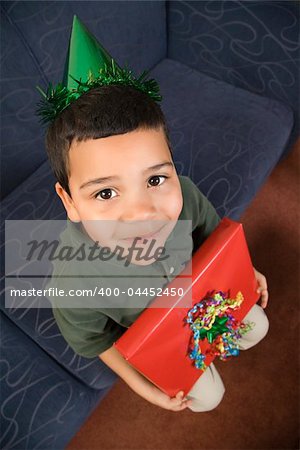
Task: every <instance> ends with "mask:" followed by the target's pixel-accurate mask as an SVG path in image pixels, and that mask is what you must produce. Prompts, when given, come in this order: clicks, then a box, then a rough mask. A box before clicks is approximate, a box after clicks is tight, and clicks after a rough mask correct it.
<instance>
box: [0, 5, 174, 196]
mask: <svg viewBox="0 0 300 450" xmlns="http://www.w3.org/2000/svg"><path fill="white" fill-rule="evenodd" d="M74 14H77V15H78V17H79V18H80V20H82V22H83V23H84V24H85V25H86V26H87V27H88V29H89V30H90V31H91V32H92V33H93V34H94V35H95V36H96V37H97V39H98V40H99V41H100V42H101V44H102V45H103V46H104V47H105V48H106V49H107V51H108V52H109V53H110V54H111V56H112V57H113V58H115V59H116V61H117V63H118V64H119V65H120V66H122V67H123V65H124V64H125V62H127V63H128V66H129V67H130V69H132V70H133V71H134V72H136V74H137V75H138V76H139V75H140V74H141V73H142V71H143V70H147V69H150V68H151V67H153V66H154V65H155V64H156V63H158V62H159V61H160V60H161V59H162V58H164V57H165V55H166V45H167V39H166V8H165V2H164V1H159V2H124V1H113V2H111V1H101V2H89V3H87V2H86V1H76V2H70V1H59V2H52V1H42V2H35V1H14V2H11V1H2V2H1V27H2V30H1V36H2V38H3V42H1V45H2V49H3V52H2V55H1V57H2V58H1V69H2V70H1V87H2V92H3V93H5V95H3V100H2V108H1V116H2V121H1V136H2V167H3V179H2V190H1V195H2V197H4V196H5V195H7V194H8V193H9V192H11V191H12V190H13V189H14V188H15V187H16V186H18V184H19V183H20V182H21V181H23V180H24V179H26V178H27V177H28V176H29V175H30V174H31V173H32V172H33V171H34V170H36V169H37V168H38V167H39V165H40V164H41V163H42V162H43V161H45V159H46V154H45V150H44V145H43V129H42V127H41V126H40V125H39V122H38V118H37V117H36V116H35V109H36V104H37V102H38V101H39V100H40V99H41V96H40V94H39V93H38V91H37V89H36V88H35V86H36V85H39V86H41V87H42V88H43V89H46V87H47V86H48V83H49V82H50V81H51V82H52V83H54V84H56V83H58V82H60V81H61V80H62V77H63V69H64V63H65V58H66V54H67V50H68V41H69V36H70V31H71V26H72V21H73V15H74Z"/></svg>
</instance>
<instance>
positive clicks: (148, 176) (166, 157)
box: [56, 129, 183, 265]
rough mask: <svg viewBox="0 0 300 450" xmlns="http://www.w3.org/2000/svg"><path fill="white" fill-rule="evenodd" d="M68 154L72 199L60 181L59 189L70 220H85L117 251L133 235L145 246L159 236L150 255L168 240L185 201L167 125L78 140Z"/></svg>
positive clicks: (96, 237) (99, 238) (90, 229)
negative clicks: (167, 138) (168, 142)
mask: <svg viewBox="0 0 300 450" xmlns="http://www.w3.org/2000/svg"><path fill="white" fill-rule="evenodd" d="M68 158H69V168H70V175H69V188H70V192H71V197H70V196H69V195H68V194H67V193H66V191H64V189H63V188H62V187H61V186H60V184H59V183H56V192H57V194H58V195H59V196H60V198H61V199H62V201H63V203H64V206H65V208H66V211H67V214H68V217H69V219H70V220H71V221H76V222H77V221H80V222H82V225H83V226H84V228H85V230H86V232H87V233H88V234H89V236H90V237H91V238H92V239H93V240H94V241H99V243H100V244H101V245H102V246H106V247H109V248H110V249H111V250H112V251H113V250H114V249H115V247H116V246H117V245H118V246H120V247H122V248H123V249H126V250H128V248H129V247H130V245H131V244H132V243H133V240H134V237H141V236H145V239H147V240H148V241H147V243H146V244H145V243H144V244H143V242H145V241H143V239H140V240H138V241H137V244H138V245H139V246H142V247H143V248H144V249H146V248H147V247H149V244H150V242H151V239H152V240H153V239H155V244H156V245H155V246H154V247H153V250H152V252H151V254H153V253H154V251H155V248H157V247H159V246H162V245H163V244H164V242H165V241H166V239H167V237H168V235H169V234H170V233H171V231H172V229H173V228H174V226H175V224H176V221H177V219H178V217H179V215H180V212H181V209H182V206H183V199H182V192H181V187H180V182H179V179H178V176H177V173H176V169H175V166H174V164H173V161H172V158H171V154H170V151H169V148H168V145H167V142H166V139H165V135H164V132H163V130H162V129H160V130H159V131H156V130H152V129H151V130H142V129H138V130H135V131H132V132H130V133H126V134H122V135H116V136H110V137H107V138H100V139H89V140H86V141H81V142H77V141H76V142H73V143H72V145H71V147H70V150H69V154H68ZM154 166H157V167H154ZM106 221H107V222H106ZM108 221H113V222H108ZM160 229H161V231H159V233H158V234H156V235H155V236H153V237H151V233H153V232H156V231H158V230H160ZM146 235H148V237H147V236H146ZM149 235H150V236H149ZM125 238H131V239H125ZM125 254H126V252H124V253H123V255H124V256H125ZM152 262H153V261H152ZM134 263H135V264H138V265H147V264H149V263H151V261H150V262H149V261H148V262H145V261H139V262H138V261H135V262H134Z"/></svg>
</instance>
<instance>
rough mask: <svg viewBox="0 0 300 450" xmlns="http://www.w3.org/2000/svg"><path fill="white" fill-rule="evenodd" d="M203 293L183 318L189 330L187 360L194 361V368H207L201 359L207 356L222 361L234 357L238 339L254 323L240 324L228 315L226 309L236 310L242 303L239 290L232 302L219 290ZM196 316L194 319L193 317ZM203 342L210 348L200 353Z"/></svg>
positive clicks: (237, 348)
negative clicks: (190, 333) (190, 332)
mask: <svg viewBox="0 0 300 450" xmlns="http://www.w3.org/2000/svg"><path fill="white" fill-rule="evenodd" d="M214 292H215V291H211V292H208V293H207V296H206V297H204V298H203V299H202V300H201V301H200V302H199V303H196V304H195V305H194V306H193V307H192V308H191V309H190V310H189V311H188V313H187V316H186V317H185V318H184V320H185V322H186V323H189V324H190V328H191V330H192V333H193V334H192V336H191V343H190V345H189V351H190V353H189V357H190V358H191V359H192V360H194V361H195V367H196V368H197V369H201V370H205V369H206V368H207V366H206V364H205V362H204V360H205V358H206V356H207V355H215V356H219V358H220V359H221V360H222V361H226V360H227V359H228V358H230V357H231V356H238V354H239V345H238V340H239V339H240V338H241V336H242V335H243V334H245V333H247V332H248V331H250V330H252V329H253V327H254V325H255V324H254V322H248V323H244V322H240V321H238V320H237V319H235V318H234V317H233V315H232V314H230V309H233V310H236V309H238V308H239V307H240V305H241V303H242V302H243V300H244V296H243V294H242V293H241V292H240V291H239V292H238V293H237V295H236V298H235V299H231V298H227V296H226V294H225V293H224V292H222V291H218V292H216V293H215V294H214ZM195 316H196V317H195ZM204 339H207V340H208V342H209V343H210V344H211V348H210V349H209V350H206V352H205V354H203V353H201V348H200V346H199V342H200V340H202V341H203V340H204Z"/></svg>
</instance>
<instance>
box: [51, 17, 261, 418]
mask: <svg viewBox="0 0 300 450" xmlns="http://www.w3.org/2000/svg"><path fill="white" fill-rule="evenodd" d="M75 25H76V26H78V19H77V18H74V23H73V31H74V29H75ZM84 31H85V33H87V30H86V29H85V30H84ZM98 45H100V44H98ZM69 54H70V52H69ZM105 56H107V54H106V55H105ZM148 94H149V93H147V92H145V91H144V92H143V91H141V90H140V89H138V88H137V87H136V86H132V85H130V86H129V85H126V83H123V84H119V85H116V84H114V83H111V84H107V85H101V86H98V87H94V86H92V87H91V88H90V89H88V90H86V91H85V92H84V93H82V94H80V96H79V97H78V98H77V99H76V100H75V101H73V100H72V101H71V102H70V103H69V104H67V107H64V108H63V109H62V110H60V111H59V113H58V114H56V116H55V118H54V120H53V122H52V123H51V125H50V127H49V129H48V131H47V136H46V147H47V152H48V157H49V160H50V164H51V166H52V168H53V171H54V173H55V176H56V178H57V183H56V185H55V189H56V192H57V194H58V195H59V197H60V198H61V200H62V202H63V204H64V207H65V209H66V212H67V216H68V219H69V221H68V227H67V230H66V232H64V233H63V235H62V236H61V241H62V244H66V245H68V244H73V245H74V242H76V243H80V242H87V243H92V242H95V241H98V242H100V244H101V245H107V247H108V248H109V249H110V250H113V249H114V248H115V247H116V246H119V247H120V248H122V249H124V250H125V255H126V254H127V255H128V254H129V251H130V246H131V245H132V243H133V240H134V239H135V237H136V236H142V237H143V236H144V237H146V239H145V241H143V242H144V243H145V245H144V246H143V249H144V250H145V248H146V247H147V245H148V241H149V238H153V237H154V238H155V239H154V240H155V242H156V247H157V248H158V244H160V246H161V245H164V243H165V242H166V240H167V238H168V236H169V235H170V232H171V231H172V227H173V225H172V227H169V228H168V227H166V224H176V222H177V221H179V220H191V221H192V231H193V233H192V237H193V250H194V251H195V250H196V249H197V248H198V247H199V246H200V245H201V244H202V242H203V241H204V240H205V239H206V238H207V237H208V236H209V234H210V233H211V232H212V231H213V230H214V229H215V227H216V226H217V225H218V223H219V221H220V218H219V216H218V215H217V213H216V211H215V209H214V207H213V205H212V204H211V203H210V202H209V201H208V200H207V199H206V198H205V196H204V195H203V194H202V193H201V192H200V191H199V190H198V188H197V187H196V186H195V185H194V183H193V182H192V181H191V180H190V179H189V178H188V177H184V176H178V174H177V173H176V169H175V165H174V162H173V158H172V151H171V145H170V140H169V137H168V131H167V126H166V123H165V119H164V116H163V113H162V111H161V109H160V107H159V106H158V104H157V103H156V102H155V101H154V100H153V98H151V96H150V95H148ZM108 220H109V221H113V222H112V223H113V224H114V226H112V227H111V228H110V227H104V228H102V229H101V232H100V233H99V228H97V227H93V221H94V222H95V223H97V224H99V223H100V222H101V221H108ZM104 223H105V222H104ZM132 223H133V224H142V228H139V227H137V228H135V227H127V228H125V225H127V224H132ZM76 224H79V226H76ZM157 224H160V225H162V226H157ZM139 226H140V225H139ZM101 239H102V241H101ZM126 252H127V253H126ZM132 264H133V265H131V266H130V267H127V268H125V266H124V263H123V262H120V261H119V260H117V259H116V258H114V259H112V260H110V261H106V262H105V264H104V265H103V264H102V265H101V267H100V265H99V264H98V263H97V262H88V263H87V264H85V265H84V266H82V268H80V270H81V271H82V272H81V273H80V276H77V279H76V280H72V283H75V284H76V283H77V284H76V285H77V286H79V285H80V284H82V285H84V286H85V285H86V283H88V281H87V279H86V278H85V277H88V276H91V277H92V276H98V277H100V276H101V275H103V270H104V271H105V270H106V271H107V273H109V272H110V271H114V272H118V270H119V272H118V273H124V274H127V273H128V274H129V273H130V270H131V269H132V267H133V266H135V268H136V269H137V270H140V273H143V274H145V275H146V276H147V277H149V276H150V277H151V276H152V275H153V274H155V275H157V274H159V273H162V274H163V276H162V277H156V278H153V279H151V278H146V281H145V283H146V284H147V283H150V284H149V285H153V286H154V285H155V286H163V285H164V284H165V282H166V279H167V280H169V281H170V280H171V279H172V277H173V276H175V275H176V274H177V273H179V272H180V267H181V266H180V265H179V264H177V261H176V259H172V258H171V261H168V260H163V259H162V260H161V261H160V260H154V262H153V259H152V260H150V261H145V259H138V258H137V257H134V258H133V260H132ZM70 270H71V265H70V266H68V265H66V264H62V263H60V262H57V264H54V272H53V273H54V274H55V275H58V276H59V277H61V278H59V279H57V278H56V279H55V281H51V283H53V285H54V284H55V283H59V285H60V286H61V285H63V283H64V278H63V277H64V275H68V274H70ZM255 273H256V277H257V281H258V284H259V285H260V289H261V290H262V293H263V303H262V306H264V307H265V306H266V303H267V298H268V294H267V285H266V280H265V277H264V276H263V275H262V274H260V273H259V272H257V271H255ZM77 275H78V273H77ZM149 280H150V281H149ZM101 281H103V280H102V279H101ZM78 283H79V284H78ZM155 283H156V284H155ZM56 285H57V284H56ZM106 300H107V301H108V302H110V299H109V298H108V299H106ZM127 300H128V299H126V298H124V299H123V303H122V299H121V304H119V305H118V307H117V308H116V307H112V308H107V307H106V308H103V309H100V308H94V309H88V308H85V307H84V306H85V305H84V302H83V304H82V308H81V309H80V308H74V309H72V308H66V309H64V308H57V307H54V308H53V314H54V317H55V319H56V321H57V324H58V327H59V328H60V331H61V333H62V335H63V336H64V337H65V339H66V341H67V342H68V343H69V344H70V346H71V347H72V348H73V349H74V351H75V352H77V353H78V354H80V355H83V356H85V357H94V356H96V355H98V356H99V358H100V359H101V360H102V361H103V362H104V363H105V364H107V365H108V366H109V367H110V368H111V369H112V370H113V371H115V372H116V373H117V374H118V375H119V376H120V377H121V378H122V379H123V380H124V381H125V382H126V383H127V384H128V385H129V386H130V387H131V389H133V390H134V391H135V392H136V393H137V394H139V395H141V396H142V397H143V398H145V399H146V400H148V401H149V402H151V403H153V404H155V405H158V406H160V407H162V408H165V409H169V410H172V411H181V410H182V409H185V408H186V407H188V408H190V409H191V410H192V411H208V410H210V409H213V408H214V407H216V406H217V404H218V403H219V402H220V400H221V398H222V396H223V394H224V386H223V383H222V380H221V378H220V376H219V374H218V373H217V371H216V369H215V367H214V365H213V364H211V365H210V366H209V368H208V369H207V370H206V371H205V373H204V374H203V375H202V377H200V379H199V380H198V382H197V383H196V384H195V385H194V386H193V388H192V389H191V391H190V392H189V395H188V396H187V397H186V399H183V398H182V393H181V392H179V393H178V394H177V395H176V397H174V398H169V397H168V396H167V395H166V394H164V393H163V392H161V391H160V390H159V389H158V388H156V387H155V386H154V385H153V384H152V383H151V382H149V381H148V380H147V379H146V378H144V377H143V376H142V375H141V374H140V373H139V372H137V371H136V370H135V369H134V368H133V367H131V366H130V365H129V364H128V363H127V361H126V360H125V359H124V358H123V357H122V356H121V355H120V354H119V353H118V351H117V350H116V349H115V348H114V347H113V345H112V344H113V342H114V341H116V340H117V339H118V337H120V336H121V335H122V334H123V332H124V331H126V327H129V326H130V325H131V323H133V322H134V320H135V319H136V318H137V317H138V316H139V315H140V314H141V312H142V310H143V309H144V307H145V306H144V305H142V307H141V308H136V309H134V308H130V307H128V304H126V301H127ZM51 301H53V299H52V298H51ZM54 303H55V302H54V301H53V304H54ZM254 306H255V308H254V307H253V308H252V309H251V311H250V312H249V314H248V315H247V316H246V318H247V319H250V320H251V321H254V322H256V327H255V330H253V332H249V333H248V336H247V338H246V335H245V337H244V339H243V340H241V344H242V345H243V347H244V349H246V348H249V347H251V346H252V345H255V344H256V343H257V342H258V341H259V340H261V339H262V338H263V337H264V336H265V334H266V333H267V330H268V320H267V317H266V315H265V313H264V311H263V310H262V308H261V307H259V306H258V305H254ZM243 347H241V348H243Z"/></svg>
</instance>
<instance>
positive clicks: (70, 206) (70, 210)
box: [55, 182, 81, 222]
mask: <svg viewBox="0 0 300 450" xmlns="http://www.w3.org/2000/svg"><path fill="white" fill-rule="evenodd" d="M55 190H56V193H57V195H58V196H59V197H60V199H61V201H62V202H63V204H64V207H65V210H66V211H67V215H68V217H69V219H70V220H71V221H72V222H81V220H80V217H79V214H78V212H77V209H76V207H75V205H74V202H73V200H72V198H71V197H70V196H69V194H68V193H67V192H66V191H65V190H64V188H63V187H62V186H61V184H60V183H58V182H57V183H55Z"/></svg>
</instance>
